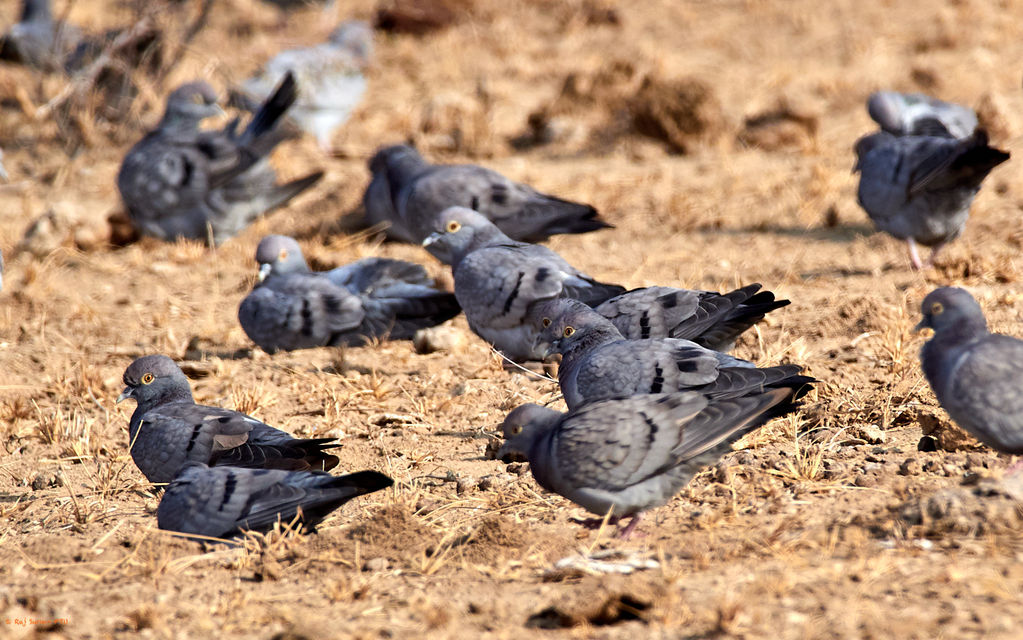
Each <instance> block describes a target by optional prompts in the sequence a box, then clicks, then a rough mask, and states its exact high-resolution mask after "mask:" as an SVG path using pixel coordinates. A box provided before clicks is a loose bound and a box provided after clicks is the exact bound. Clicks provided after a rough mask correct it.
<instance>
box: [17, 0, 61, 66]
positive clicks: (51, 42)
mask: <svg viewBox="0 0 1023 640" xmlns="http://www.w3.org/2000/svg"><path fill="white" fill-rule="evenodd" d="M80 38H81V33H80V32H79V31H78V29H77V28H76V27H75V26H74V25H71V24H67V23H56V22H54V20H53V14H52V10H51V8H50V0H24V2H23V3H22V9H21V19H20V20H18V22H16V23H15V24H13V25H11V28H10V30H9V31H8V32H7V33H6V34H4V36H3V38H2V39H0V60H9V61H12V62H18V63H21V64H23V65H25V66H28V67H34V68H36V69H44V70H47V71H54V70H58V69H61V68H63V59H64V57H65V56H66V55H67V54H68V52H70V51H71V50H72V49H73V48H74V47H75V45H76V44H77V42H78V41H79V40H80Z"/></svg>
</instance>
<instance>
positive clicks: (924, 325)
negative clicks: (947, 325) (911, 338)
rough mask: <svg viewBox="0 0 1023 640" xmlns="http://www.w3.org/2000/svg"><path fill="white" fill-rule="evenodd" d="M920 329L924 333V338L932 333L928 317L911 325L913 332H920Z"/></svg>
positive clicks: (932, 329) (932, 328)
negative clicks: (913, 325)
mask: <svg viewBox="0 0 1023 640" xmlns="http://www.w3.org/2000/svg"><path fill="white" fill-rule="evenodd" d="M921 331H923V332H924V333H925V335H924V337H925V338H930V337H931V336H932V335H934V327H932V326H931V322H930V320H929V319H927V318H924V319H923V320H921V321H920V322H918V323H917V325H916V326H915V327H913V333H920V332H921Z"/></svg>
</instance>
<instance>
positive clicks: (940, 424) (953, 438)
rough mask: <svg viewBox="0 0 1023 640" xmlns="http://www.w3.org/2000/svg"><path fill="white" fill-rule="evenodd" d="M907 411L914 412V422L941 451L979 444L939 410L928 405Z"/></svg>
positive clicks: (963, 448) (972, 446)
mask: <svg viewBox="0 0 1023 640" xmlns="http://www.w3.org/2000/svg"><path fill="white" fill-rule="evenodd" d="M907 413H913V414H915V415H914V417H915V420H914V421H915V422H917V423H918V424H919V425H920V432H921V434H922V435H923V436H924V437H930V438H933V439H934V445H935V447H936V448H937V449H940V450H942V451H961V450H974V449H976V448H977V447H978V446H979V445H978V443H977V439H976V438H974V437H973V436H971V435H970V434H969V433H967V432H966V431H964V430H963V429H961V428H959V425H957V424H956V423H954V422H952V420H951V419H949V417H948V415H947V414H946V413H945V412H944V411H941V410H936V409H933V408H930V407H916V408H912V409H909V410H908V411H907Z"/></svg>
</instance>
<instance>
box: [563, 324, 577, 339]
mask: <svg viewBox="0 0 1023 640" xmlns="http://www.w3.org/2000/svg"><path fill="white" fill-rule="evenodd" d="M573 333H575V327H572V326H568V327H565V330H564V331H563V332H562V334H563V335H564V336H565V337H566V338H568V337H569V336H571V335H572V334H573Z"/></svg>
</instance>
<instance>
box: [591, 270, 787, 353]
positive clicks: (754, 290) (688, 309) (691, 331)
mask: <svg viewBox="0 0 1023 640" xmlns="http://www.w3.org/2000/svg"><path fill="white" fill-rule="evenodd" d="M760 288H761V285H760V284H757V283H754V284H751V285H747V286H745V287H742V288H741V289H736V290H735V291H731V292H729V293H724V294H721V293H714V292H712V291H692V290H689V289H673V288H671V287H647V288H645V289H633V290H632V291H626V292H625V293H623V294H621V295H619V296H615V297H614V298H611V299H610V300H608V301H606V302H604V303H603V304H601V305H599V306H598V307H596V310H597V312H598V313H600V314H601V315H603V316H604V317H605V318H607V319H609V320H610V321H611V322H612V323H614V325H615V327H617V329H618V330H619V331H620V332H621V333H622V335H623V336H624V337H625V338H627V339H629V340H646V339H648V338H682V339H686V340H692V341H693V342H695V343H697V344H699V345H701V346H704V347H707V348H708V349H714V350H716V351H729V350H730V349H731V348H732V347H733V346H735V340H736V338H738V337H739V335H740V334H741V333H742V332H744V331H746V330H747V329H749V328H750V327H752V326H753V325H755V324H756V323H758V322H760V321H761V320H763V319H764V316H765V315H766V314H767V313H769V312H771V311H774V310H775V309H779V308H781V307H784V306H786V305H788V304H789V301H788V300H776V299H775V297H774V293H772V292H770V291H760Z"/></svg>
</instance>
